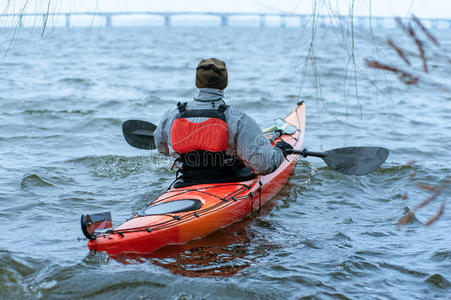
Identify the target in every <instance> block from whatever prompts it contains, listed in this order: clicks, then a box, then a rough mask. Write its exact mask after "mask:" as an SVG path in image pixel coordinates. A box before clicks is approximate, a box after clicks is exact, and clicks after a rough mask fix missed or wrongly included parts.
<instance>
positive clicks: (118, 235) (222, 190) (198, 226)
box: [88, 103, 305, 254]
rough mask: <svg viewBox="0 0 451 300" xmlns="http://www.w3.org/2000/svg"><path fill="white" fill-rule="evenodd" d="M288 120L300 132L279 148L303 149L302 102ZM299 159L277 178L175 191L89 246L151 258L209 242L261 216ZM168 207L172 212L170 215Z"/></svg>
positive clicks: (286, 165) (294, 158)
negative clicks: (205, 239) (173, 247)
mask: <svg viewBox="0 0 451 300" xmlns="http://www.w3.org/2000/svg"><path fill="white" fill-rule="evenodd" d="M284 121H285V122H286V123H288V124H290V125H292V126H295V127H296V129H297V130H296V131H295V132H294V133H293V134H291V135H286V134H284V135H282V136H281V137H279V138H277V139H275V140H274V142H273V143H277V142H278V141H280V140H283V141H285V142H287V143H289V144H291V145H292V146H293V148H294V149H300V148H301V147H302V143H303V139H304V128H305V107H304V104H303V103H299V104H298V106H297V107H296V109H295V110H294V111H293V112H292V113H291V114H290V115H288V117H286V118H285V119H284ZM297 159H298V155H288V156H287V159H286V160H285V161H284V162H283V163H282V164H281V166H280V167H279V168H278V169H277V170H276V171H274V172H273V173H271V174H268V175H264V176H257V177H256V178H254V179H251V180H247V181H240V182H231V183H213V184H199V185H193V186H189V187H183V188H171V189H170V190H168V191H167V192H165V193H164V194H162V195H161V196H159V197H158V198H157V199H156V200H155V201H153V202H152V203H151V204H150V206H149V207H148V208H147V209H146V213H145V215H137V216H134V217H133V218H131V219H130V220H128V221H126V222H124V223H123V224H121V225H120V226H118V227H116V228H115V229H113V230H109V231H107V232H105V233H97V234H96V236H95V238H93V239H91V240H89V241H88V247H89V249H90V250H95V251H106V252H107V253H109V254H119V253H150V252H153V251H155V250H156V249H159V248H161V247H163V246H166V245H174V244H184V243H187V242H189V241H191V240H194V239H200V238H202V237H205V236H207V235H209V234H210V233H212V232H214V231H216V230H218V229H220V228H223V227H226V226H228V225H230V224H232V223H234V222H237V221H240V220H242V219H243V218H245V217H247V216H249V215H250V214H252V213H253V212H254V211H259V210H260V209H261V207H262V205H264V204H265V203H266V202H267V201H269V200H270V199H271V198H272V197H274V196H275V194H277V192H279V190H280V189H281V188H282V187H283V186H284V184H285V183H286V182H287V181H288V178H289V177H290V175H291V173H292V171H293V168H294V166H295V164H296V161H297ZM165 208H168V209H169V211H168V212H165V211H164V210H165Z"/></svg>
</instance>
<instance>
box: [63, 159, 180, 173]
mask: <svg viewBox="0 0 451 300" xmlns="http://www.w3.org/2000/svg"><path fill="white" fill-rule="evenodd" d="M68 162H70V163H75V164H83V165H85V166H86V167H88V168H89V169H90V170H91V172H92V173H93V175H94V176H95V177H101V178H105V177H107V178H126V177H128V176H131V175H134V174H137V173H143V172H145V171H148V170H152V171H160V172H163V173H165V174H172V173H173V172H172V171H171V159H169V158H167V157H165V156H162V155H148V156H135V157H128V156H121V155H104V156H84V157H79V158H75V159H71V160H69V161H68Z"/></svg>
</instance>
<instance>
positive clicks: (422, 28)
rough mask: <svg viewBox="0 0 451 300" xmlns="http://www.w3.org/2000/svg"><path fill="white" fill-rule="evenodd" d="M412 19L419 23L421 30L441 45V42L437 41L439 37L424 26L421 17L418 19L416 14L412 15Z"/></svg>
mask: <svg viewBox="0 0 451 300" xmlns="http://www.w3.org/2000/svg"><path fill="white" fill-rule="evenodd" d="M412 20H413V21H414V22H415V23H417V25H418V27H420V29H421V31H423V32H424V34H425V35H426V36H427V37H428V38H429V39H430V40H431V41H432V42H433V43H434V44H435V45H436V46H437V47H440V43H439V42H438V41H437V39H436V38H435V37H434V36H433V35H432V34H431V33H430V32H429V31H428V30H427V29H426V27H424V25H423V24H422V23H421V21H420V19H418V18H417V17H416V16H415V15H412Z"/></svg>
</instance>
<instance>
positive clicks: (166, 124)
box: [154, 110, 173, 156]
mask: <svg viewBox="0 0 451 300" xmlns="http://www.w3.org/2000/svg"><path fill="white" fill-rule="evenodd" d="M172 115H173V111H172V110H169V111H167V112H166V113H165V114H164V115H163V117H162V118H161V120H160V123H158V126H157V129H156V130H155V132H154V138H155V146H156V147H157V150H158V152H160V153H161V154H163V155H167V156H169V147H168V143H169V139H168V134H169V130H170V126H171V124H172V121H173V117H172Z"/></svg>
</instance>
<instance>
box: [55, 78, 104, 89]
mask: <svg viewBox="0 0 451 300" xmlns="http://www.w3.org/2000/svg"><path fill="white" fill-rule="evenodd" d="M58 82H59V83H63V84H66V85H70V86H74V87H78V88H88V87H92V86H94V85H96V83H95V82H93V81H92V80H90V79H86V78H77V77H66V78H61V79H59V80H58Z"/></svg>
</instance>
